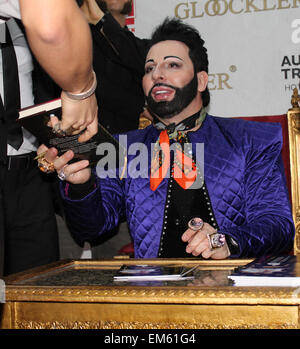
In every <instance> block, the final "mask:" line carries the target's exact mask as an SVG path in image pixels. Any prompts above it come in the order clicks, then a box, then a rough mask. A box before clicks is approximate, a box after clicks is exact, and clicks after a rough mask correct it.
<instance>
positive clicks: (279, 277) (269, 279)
mask: <svg viewBox="0 0 300 349" xmlns="http://www.w3.org/2000/svg"><path fill="white" fill-rule="evenodd" d="M228 278H229V279H231V280H232V281H233V282H234V285H235V286H282V287H286V286H288V287H298V286H300V259H299V257H297V256H292V255H286V256H276V257H261V258H258V259H255V260H254V261H252V262H251V263H248V264H246V265H244V266H242V267H239V268H236V269H235V270H234V271H233V272H232V273H231V274H230V275H229V276H228Z"/></svg>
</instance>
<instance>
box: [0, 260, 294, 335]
mask: <svg viewBox="0 0 300 349" xmlns="http://www.w3.org/2000/svg"><path fill="white" fill-rule="evenodd" d="M248 262H250V260H226V261H206V260H197V259H184V260H182V259H172V260H164V259H155V260H142V263H143V264H165V265H169V264H176V265H184V266H193V265H196V264H197V265H199V267H198V268H197V271H196V273H195V279H194V280H185V281H176V282H174V281H172V282H155V283H148V282H147V283H128V282H126V283H125V282H118V283H116V282H114V281H113V275H114V274H115V272H116V271H117V269H118V268H119V267H120V266H121V265H122V264H138V263H139V264H140V263H141V260H134V259H124V260H122V259H113V260H102V261H93V260H79V261H61V262H58V263H54V264H51V265H48V266H44V267H40V268H36V269H33V270H31V271H27V272H24V273H19V274H15V275H12V276H10V277H8V278H5V284H6V303H5V304H4V309H3V316H2V328H299V315H298V314H299V311H298V310H299V305H300V296H299V293H300V289H298V288H293V287H236V286H233V285H232V283H231V281H230V280H229V279H228V275H229V273H230V272H231V271H232V270H233V269H234V268H235V267H237V266H240V265H244V264H246V263H248Z"/></svg>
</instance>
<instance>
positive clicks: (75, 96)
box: [63, 71, 97, 101]
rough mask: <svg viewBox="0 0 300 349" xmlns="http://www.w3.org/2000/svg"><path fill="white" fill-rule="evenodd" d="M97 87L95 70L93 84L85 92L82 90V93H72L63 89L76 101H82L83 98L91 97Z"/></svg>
mask: <svg viewBox="0 0 300 349" xmlns="http://www.w3.org/2000/svg"><path fill="white" fill-rule="evenodd" d="M96 87H97V77H96V74H95V72H94V71H93V83H92V86H91V87H90V88H89V89H88V90H87V91H85V92H81V93H71V92H68V91H63V92H64V93H65V94H66V95H67V96H68V97H69V98H71V99H74V100H76V101H80V100H82V99H86V98H88V97H90V96H91V95H92V94H93V93H94V92H95V90H96Z"/></svg>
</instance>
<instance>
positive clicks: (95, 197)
mask: <svg viewBox="0 0 300 349" xmlns="http://www.w3.org/2000/svg"><path fill="white" fill-rule="evenodd" d="M96 184H97V185H96V188H95V190H93V191H92V192H91V193H90V194H88V195H87V196H85V197H84V198H83V199H81V200H71V199H69V198H68V195H67V192H66V189H63V188H62V190H61V194H62V197H63V203H64V208H65V215H66V221H67V222H68V227H69V229H70V231H71V233H72V235H73V236H74V238H75V240H76V241H77V242H78V243H79V244H83V243H84V242H85V241H88V242H92V241H93V240H94V239H95V238H97V237H98V236H99V235H101V234H103V233H105V232H108V231H110V230H112V229H114V228H115V227H116V226H117V225H118V223H119V221H120V219H121V218H122V217H123V210H124V205H123V200H124V199H123V194H122V187H121V183H120V180H119V179H117V178H114V179H111V178H110V179H108V180H105V179H100V178H98V177H97V179H96Z"/></svg>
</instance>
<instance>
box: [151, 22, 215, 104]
mask: <svg viewBox="0 0 300 349" xmlns="http://www.w3.org/2000/svg"><path fill="white" fill-rule="evenodd" d="M166 40H176V41H180V42H183V43H184V44H185V45H186V46H187V47H188V48H189V56H190V58H191V60H192V62H193V65H194V69H195V73H197V72H200V71H205V72H207V73H208V56H207V49H206V48H205V47H204V43H205V42H204V40H203V39H202V38H201V36H200V34H199V32H198V31H197V29H195V28H194V27H192V26H190V25H188V24H186V23H183V22H182V21H181V20H179V19H177V18H168V17H167V18H166V19H165V20H164V21H163V23H162V24H160V25H159V26H158V27H157V28H155V30H154V32H153V33H152V36H151V39H150V41H149V46H148V48H149V49H150V48H151V47H152V46H153V45H155V44H157V43H159V42H161V41H166ZM209 101H210V94H209V91H208V88H207V87H206V89H205V91H203V92H202V102H203V106H204V107H206V106H207V105H208V104H209Z"/></svg>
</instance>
